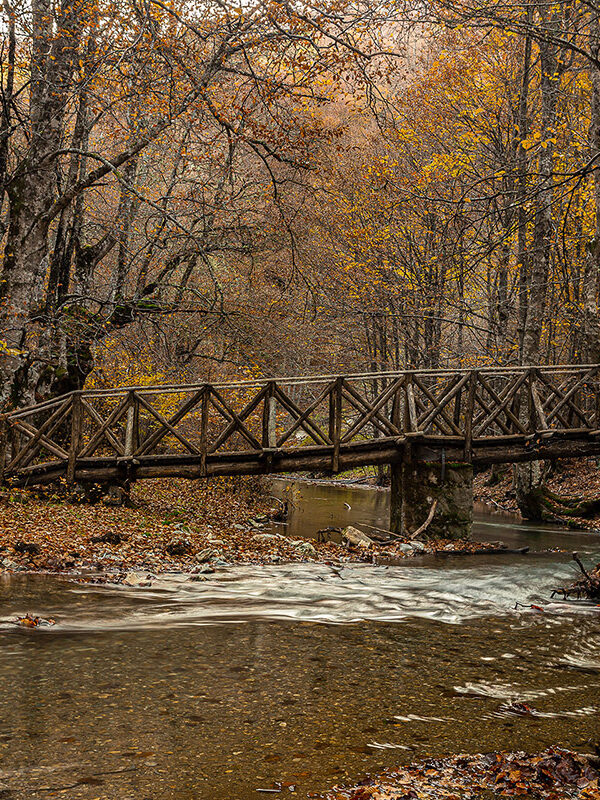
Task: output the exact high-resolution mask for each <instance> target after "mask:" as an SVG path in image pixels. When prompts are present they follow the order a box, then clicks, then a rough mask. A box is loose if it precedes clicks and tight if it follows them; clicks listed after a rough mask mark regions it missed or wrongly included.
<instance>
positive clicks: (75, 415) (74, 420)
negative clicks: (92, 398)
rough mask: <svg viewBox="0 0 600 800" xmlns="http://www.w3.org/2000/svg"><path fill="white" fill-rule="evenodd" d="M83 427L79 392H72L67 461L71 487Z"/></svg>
mask: <svg viewBox="0 0 600 800" xmlns="http://www.w3.org/2000/svg"><path fill="white" fill-rule="evenodd" d="M82 427H83V407H82V404H81V392H79V391H77V392H74V393H73V399H72V400H71V441H70V443H69V461H68V463H67V485H68V486H69V487H72V486H73V485H74V483H75V470H76V468H77V456H78V454H79V450H80V447H81V434H82Z"/></svg>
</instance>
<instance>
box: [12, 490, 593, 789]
mask: <svg viewBox="0 0 600 800" xmlns="http://www.w3.org/2000/svg"><path fill="white" fill-rule="evenodd" d="M274 491H275V492H277V493H278V494H283V493H284V492H286V496H287V497H292V498H293V504H294V507H293V512H292V516H291V519H290V524H289V529H290V531H291V533H293V535H306V536H310V535H311V534H312V533H314V531H315V530H316V529H317V528H318V527H323V526H324V525H327V524H334V523H339V524H347V523H348V522H352V523H355V524H356V523H360V522H362V523H364V524H368V525H373V526H381V527H384V526H385V519H386V514H387V509H386V503H387V496H386V494H385V493H383V492H377V491H367V490H360V489H351V488H339V489H334V488H331V487H327V486H325V485H320V484H303V485H301V484H296V485H294V486H293V487H292V488H288V487H287V486H286V485H285V484H284V483H281V482H280V483H278V484H277V485H276V486H275V488H274ZM344 503H345V504H346V505H344ZM347 506H350V508H348V507H347ZM474 536H475V537H476V538H478V539H487V540H496V539H501V540H503V541H505V542H506V543H507V544H509V545H510V546H511V547H512V546H514V547H516V546H522V545H523V544H527V545H529V546H530V547H531V550H532V552H531V553H529V554H528V555H526V556H510V555H506V556H474V557H470V558H456V557H454V558H452V557H448V558H443V559H431V558H429V559H426V558H425V559H422V560H421V561H420V562H417V561H411V562H409V564H408V565H402V566H384V565H381V566H370V565H347V566H345V567H344V568H343V569H341V570H339V571H338V570H336V569H332V568H331V567H329V566H327V565H314V564H301V565H287V566H283V565H282V566H268V567H256V566H237V567H228V568H223V569H222V570H219V571H218V572H217V573H215V575H214V576H211V577H210V579H209V580H207V581H205V582H191V581H189V580H187V579H186V578H184V577H182V576H176V575H174V576H166V577H164V578H162V579H161V580H159V581H157V582H156V583H155V584H154V585H153V586H152V587H151V588H149V589H148V588H146V589H133V588H125V587H110V586H93V585H87V584H86V585H81V584H77V583H74V582H72V581H69V580H66V579H62V578H57V577H50V576H41V575H30V576H26V575H16V576H12V577H8V576H4V577H2V578H0V686H1V688H2V691H1V693H0V797H1V798H11V800H30V799H31V800H33V798H55V797H67V798H69V800H79V799H80V798H81V799H82V800H159V798H160V800H250V798H260V797H267V796H277V793H276V792H267V793H264V792H259V791H257V790H259V789H263V790H264V789H267V790H269V789H271V790H273V789H277V788H278V787H280V786H281V787H282V791H281V792H280V795H279V796H284V797H285V796H289V797H298V798H307V797H309V796H310V795H311V793H314V792H319V791H323V790H325V789H326V788H327V787H329V786H332V785H334V784H336V783H343V782H351V781H354V780H356V779H358V778H359V777H360V776H361V775H364V774H365V773H369V772H371V773H372V772H377V771H380V770H382V769H383V768H385V767H390V766H393V765H394V764H397V763H400V762H407V761H410V760H413V759H416V758H419V757H421V756H424V755H426V754H434V755H443V754H449V753H455V752H461V751H465V752H474V751H481V750H484V751H485V750H492V749H499V748H502V749H514V748H519V749H529V750H539V749H541V748H544V747H546V746H548V745H550V744H560V745H564V746H568V747H573V748H575V749H580V750H584V751H585V750H590V749H591V747H592V744H593V742H595V741H597V740H598V731H599V729H600V726H599V725H598V715H599V710H600V614H599V610H598V607H597V606H594V605H592V604H585V603H581V604H574V603H563V602H558V601H555V602H550V598H549V595H550V592H551V589H552V588H553V587H555V586H556V585H559V584H561V583H563V582H565V581H568V580H569V579H570V578H571V577H572V576H573V574H574V566H573V564H572V562H571V561H570V556H569V553H570V551H571V550H578V551H579V553H580V554H581V556H582V558H583V559H584V560H585V561H587V562H588V563H592V562H594V563H595V562H597V561H599V560H600V537H597V536H595V535H591V534H586V533H568V532H560V531H557V530H556V529H551V528H542V529H536V528H534V527H531V526H524V525H516V524H514V523H513V522H510V521H506V520H502V519H499V518H498V517H495V516H494V517H492V516H489V515H488V516H485V515H479V516H478V519H477V522H476V525H475V531H474ZM558 547H560V548H564V549H565V550H567V551H568V552H566V553H565V552H562V553H559V552H550V550H551V549H552V548H558ZM516 603H521V604H523V605H524V606H525V607H523V606H517V607H516V608H515V604H516ZM532 604H533V605H536V606H539V607H540V608H542V609H543V611H540V610H537V609H535V608H531V607H530V606H531V605H532ZM27 611H31V612H33V613H35V614H39V615H42V616H45V617H48V616H53V617H55V618H56V619H57V624H56V625H55V626H54V627H51V628H46V629H39V630H34V631H28V630H24V629H19V628H15V626H14V625H11V624H10V622H9V620H10V619H11V618H14V617H15V616H16V615H18V614H21V613H25V612H27ZM512 701H520V702H526V703H528V704H529V705H530V706H531V707H533V708H534V709H535V710H536V713H535V714H534V715H532V716H519V715H516V714H514V713H511V711H510V709H509V708H507V705H508V704H510V702H512ZM292 789H293V791H292Z"/></svg>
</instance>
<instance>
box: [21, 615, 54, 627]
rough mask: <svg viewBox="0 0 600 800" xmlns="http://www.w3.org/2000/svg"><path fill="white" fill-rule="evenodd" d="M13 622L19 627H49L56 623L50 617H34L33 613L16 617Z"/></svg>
mask: <svg viewBox="0 0 600 800" xmlns="http://www.w3.org/2000/svg"><path fill="white" fill-rule="evenodd" d="M14 623H15V625H18V626H19V627H20V628H49V627H51V626H52V625H56V620H55V619H53V618H52V617H48V619H44V617H36V616H34V615H33V614H25V616H24V617H17V619H16V620H14Z"/></svg>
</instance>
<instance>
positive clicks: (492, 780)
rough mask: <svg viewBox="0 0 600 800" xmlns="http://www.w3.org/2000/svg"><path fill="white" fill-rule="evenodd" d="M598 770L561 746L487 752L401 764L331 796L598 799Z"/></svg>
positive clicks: (333, 799)
mask: <svg viewBox="0 0 600 800" xmlns="http://www.w3.org/2000/svg"><path fill="white" fill-rule="evenodd" d="M599 778H600V776H599V775H598V772H597V770H596V769H595V768H594V767H592V766H591V764H590V763H589V762H588V760H587V759H586V758H585V757H584V756H581V755H579V754H578V753H573V752H572V751H570V750H564V749H562V748H549V749H548V750H546V751H544V752H543V753H540V754H538V755H527V754H526V753H489V754H487V755H473V756H463V755H461V756H452V757H450V758H445V759H440V760H436V761H426V762H424V763H419V764H413V765H410V766H408V767H400V768H399V769H398V770H396V771H394V772H393V773H390V774H389V775H384V776H383V777H381V778H379V779H376V780H373V781H372V782H371V784H370V785H369V786H356V787H353V788H351V789H348V790H344V791H343V792H340V791H339V790H335V792H334V793H330V794H328V795H327V798H328V800H342V798H343V799H344V800H399V799H400V798H402V800H461V798H463V799H466V798H477V797H481V795H482V794H484V793H485V794H487V793H493V794H496V795H500V796H504V797H518V796H523V797H524V796H527V797H532V796H535V797H537V798H540V799H543V800H563V798H564V800H566V799H567V798H577V800H600V792H599Z"/></svg>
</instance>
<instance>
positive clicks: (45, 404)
mask: <svg viewBox="0 0 600 800" xmlns="http://www.w3.org/2000/svg"><path fill="white" fill-rule="evenodd" d="M591 369H599V370H600V364H552V365H542V366H540V365H530V366H494V367H491V366H486V367H459V368H457V369H451V368H444V369H398V370H390V371H385V372H354V373H343V372H342V373H335V374H331V375H302V376H286V377H274V378H266V377H265V378H251V379H248V380H245V381H221V382H217V383H214V382H211V381H202V382H200V383H181V384H173V383H165V384H153V385H144V384H142V385H139V384H137V385H136V384H132V385H130V386H119V387H114V388H111V389H81V390H78V391H72V392H67V393H65V394H62V395H59V396H58V397H54V398H51V399H49V400H44V401H42V402H40V403H34V404H32V405H29V406H24V407H23V408H18V409H15V410H14V411H11V412H9V413H7V414H5V415H3V416H4V418H5V419H9V420H17V419H19V418H22V417H27V416H30V415H31V414H36V413H38V412H40V411H43V410H46V409H49V408H53V407H55V406H59V405H60V404H62V403H64V401H65V400H67V399H68V398H69V397H73V396H75V395H79V396H81V397H86V398H87V397H90V398H91V397H124V396H125V395H127V394H128V393H129V392H137V393H140V394H143V395H155V394H180V393H182V392H196V391H200V390H201V389H203V388H204V387H208V386H210V387H212V388H214V389H217V390H221V389H252V388H261V387H265V386H268V385H269V384H273V383H275V384H278V385H279V386H290V385H294V386H306V385H315V386H319V385H324V384H326V383H329V382H331V381H335V380H336V379H338V378H344V379H345V380H348V381H356V380H363V381H364V380H366V381H369V380H371V381H373V380H381V379H386V378H388V379H398V378H402V377H404V376H405V375H416V376H419V377H420V376H424V377H431V376H437V375H439V376H440V377H444V376H445V375H466V374H469V373H473V374H474V373H478V374H480V375H490V376H495V375H497V376H499V375H510V374H520V373H526V372H530V371H531V370H537V371H539V372H543V373H555V372H560V373H565V374H566V373H573V372H586V371H589V370H591Z"/></svg>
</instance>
